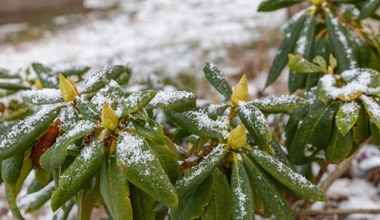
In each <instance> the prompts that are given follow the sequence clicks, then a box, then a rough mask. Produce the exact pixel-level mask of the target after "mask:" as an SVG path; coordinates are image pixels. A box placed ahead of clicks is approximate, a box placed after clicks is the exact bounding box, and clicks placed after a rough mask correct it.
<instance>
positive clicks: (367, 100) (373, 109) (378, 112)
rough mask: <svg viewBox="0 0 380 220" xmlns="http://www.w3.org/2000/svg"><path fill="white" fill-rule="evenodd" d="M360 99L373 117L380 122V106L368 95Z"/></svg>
mask: <svg viewBox="0 0 380 220" xmlns="http://www.w3.org/2000/svg"><path fill="white" fill-rule="evenodd" d="M360 99H361V100H362V101H363V103H364V106H365V107H366V109H367V111H368V113H369V114H370V115H371V117H372V118H373V119H374V120H376V121H378V122H380V105H379V104H378V103H377V102H376V101H375V100H374V99H373V98H371V97H368V96H366V95H361V96H360Z"/></svg>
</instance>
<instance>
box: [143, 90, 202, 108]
mask: <svg viewBox="0 0 380 220" xmlns="http://www.w3.org/2000/svg"><path fill="white" fill-rule="evenodd" d="M195 100H196V97H195V95H194V94H193V93H191V92H185V91H173V92H169V91H159V92H158V93H157V94H156V96H154V98H153V99H152V100H151V101H150V102H149V104H148V105H147V109H154V108H158V107H160V108H162V109H170V110H173V111H176V112H183V111H187V110H191V109H194V108H195V107H196V104H195Z"/></svg>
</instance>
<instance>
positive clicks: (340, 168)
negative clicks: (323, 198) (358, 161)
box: [320, 144, 364, 193]
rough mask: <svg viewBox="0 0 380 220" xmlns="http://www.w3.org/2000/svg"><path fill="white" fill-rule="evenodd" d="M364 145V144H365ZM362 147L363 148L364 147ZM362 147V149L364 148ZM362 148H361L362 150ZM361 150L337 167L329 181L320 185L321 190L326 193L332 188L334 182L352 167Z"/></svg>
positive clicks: (328, 178)
mask: <svg viewBox="0 0 380 220" xmlns="http://www.w3.org/2000/svg"><path fill="white" fill-rule="evenodd" d="M363 145H364V144H363ZM363 145H362V146H363ZM362 146H361V147H362ZM361 147H360V148H361ZM360 148H359V149H357V150H356V152H355V153H354V154H352V155H351V156H350V157H349V158H347V159H345V160H344V161H342V162H341V163H340V164H339V165H338V166H337V167H336V169H335V170H334V172H332V173H331V174H330V175H329V176H328V177H327V179H326V180H325V181H324V182H322V183H321V184H320V188H321V190H322V191H323V192H324V193H326V192H327V190H328V189H329V188H330V186H331V185H332V184H333V182H334V181H335V180H336V179H338V178H339V177H341V176H342V175H343V174H344V173H345V172H346V171H347V170H348V169H349V168H350V167H351V162H352V160H353V159H354V158H355V157H356V155H357V154H358V152H359V151H360Z"/></svg>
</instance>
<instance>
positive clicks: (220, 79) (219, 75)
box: [203, 63, 232, 99]
mask: <svg viewBox="0 0 380 220" xmlns="http://www.w3.org/2000/svg"><path fill="white" fill-rule="evenodd" d="M203 72H204V73H205V76H206V78H207V80H208V81H209V82H210V84H211V85H212V86H214V88H215V89H216V90H217V91H218V92H219V93H220V94H222V95H223V96H224V97H225V98H226V99H229V98H230V97H231V95H232V89H231V86H230V84H229V83H228V81H227V79H226V78H225V77H224V74H223V72H222V71H221V70H220V69H219V68H218V67H217V66H216V65H215V64H212V63H206V66H205V67H204V68H203Z"/></svg>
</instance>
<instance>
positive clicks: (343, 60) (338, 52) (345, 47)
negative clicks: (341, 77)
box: [325, 11, 358, 72]
mask: <svg viewBox="0 0 380 220" xmlns="http://www.w3.org/2000/svg"><path fill="white" fill-rule="evenodd" d="M325 19H326V26H327V29H328V32H329V36H330V40H331V45H332V49H333V51H334V55H335V57H336V58H337V60H338V67H339V71H340V72H343V71H344V70H348V69H354V68H357V67H358V66H357V62H356V57H355V54H354V51H353V49H352V47H351V45H350V41H349V39H348V37H347V36H346V35H345V34H344V31H343V29H342V27H341V26H340V24H339V20H338V18H337V17H336V16H335V15H334V14H332V13H331V12H330V11H327V12H326V16H325Z"/></svg>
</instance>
